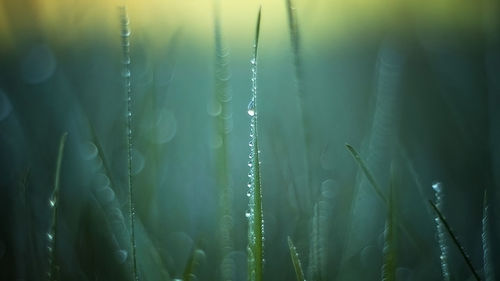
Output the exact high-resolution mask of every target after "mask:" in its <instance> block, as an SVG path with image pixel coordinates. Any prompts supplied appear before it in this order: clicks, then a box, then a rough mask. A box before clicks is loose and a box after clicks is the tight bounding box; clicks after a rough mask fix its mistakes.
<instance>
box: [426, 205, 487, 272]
mask: <svg viewBox="0 0 500 281" xmlns="http://www.w3.org/2000/svg"><path fill="white" fill-rule="evenodd" d="M429 204H431V207H432V209H433V210H434V212H436V215H437V216H438V218H439V220H440V221H441V222H442V223H443V226H444V228H445V229H446V231H447V232H448V234H449V235H450V237H451V239H452V241H453V243H454V244H455V246H457V248H458V250H459V251H460V254H461V255H462V257H463V258H464V260H465V263H467V266H468V267H469V269H470V271H471V272H472V274H473V275H474V278H475V279H476V280H478V281H480V280H481V279H480V278H479V275H478V273H477V272H476V270H475V269H474V266H472V262H471V260H470V258H469V256H468V255H467V254H466V253H465V249H464V247H462V244H460V242H459V241H458V239H457V237H456V236H455V234H454V233H453V231H452V230H451V227H450V225H449V224H448V222H447V221H446V219H445V217H444V216H443V214H441V212H440V211H439V209H438V207H436V205H435V204H434V203H433V202H432V201H431V200H429Z"/></svg>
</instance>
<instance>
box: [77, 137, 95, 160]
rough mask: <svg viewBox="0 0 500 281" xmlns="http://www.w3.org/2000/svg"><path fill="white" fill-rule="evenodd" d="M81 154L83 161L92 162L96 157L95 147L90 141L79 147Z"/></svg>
mask: <svg viewBox="0 0 500 281" xmlns="http://www.w3.org/2000/svg"><path fill="white" fill-rule="evenodd" d="M81 153H82V158H83V159H84V160H92V159H94V158H96V157H97V154H98V150H97V146H96V145H95V144H94V143H93V142H91V141H87V142H84V143H83V144H82V147H81Z"/></svg>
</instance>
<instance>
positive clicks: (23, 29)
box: [0, 0, 488, 49]
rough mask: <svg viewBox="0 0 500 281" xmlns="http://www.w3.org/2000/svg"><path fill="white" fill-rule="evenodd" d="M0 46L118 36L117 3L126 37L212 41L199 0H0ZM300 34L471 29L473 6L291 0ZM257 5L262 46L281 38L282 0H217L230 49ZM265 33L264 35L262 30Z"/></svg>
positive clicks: (247, 28) (244, 40)
mask: <svg viewBox="0 0 500 281" xmlns="http://www.w3.org/2000/svg"><path fill="white" fill-rule="evenodd" d="M1 1H2V2H1V4H0V39H1V43H0V46H1V47H2V48H11V47H12V46H14V45H15V42H18V41H19V40H23V39H25V37H26V34H37V35H38V36H41V37H42V38H45V39H47V40H50V42H52V44H56V45H59V44H62V45H63V46H66V45H71V44H79V43H81V42H82V41H85V42H89V41H92V40H100V39H102V38H106V39H109V40H119V38H118V36H116V34H117V30H118V28H119V26H118V25H119V20H118V12H117V7H118V6H120V5H123V4H126V5H127V7H128V11H129V16H130V20H131V28H132V30H133V32H134V36H138V34H139V33H140V36H141V37H142V38H148V39H149V40H151V43H152V44H153V45H152V47H154V45H156V44H158V45H161V44H165V42H166V41H167V40H168V38H169V37H170V36H171V35H172V34H173V33H174V32H175V30H177V29H178V28H182V29H183V34H184V35H185V36H187V37H189V38H191V40H194V41H195V42H199V44H207V42H211V41H212V40H213V4H214V2H213V1H205V0H143V1H139V0H135V1H118V0H108V1H103V0H99V1H98V0H85V1H84V0H79V1H60V0H33V1H30V3H31V5H29V6H26V4H25V3H20V2H24V1H10V0H1ZM483 1H488V0H483ZM295 2H296V7H297V13H298V18H299V24H300V29H301V32H302V34H304V36H306V37H307V39H308V40H313V42H323V41H334V40H336V39H341V38H342V36H345V35H347V34H352V33H356V32H358V33H359V32H366V33H369V32H371V30H376V29H378V28H384V27H385V26H390V25H394V26H397V25H401V26H408V27H410V26H413V25H429V26H432V27H433V28H436V27H438V26H440V25H446V26H451V27H456V28H461V29H463V28H464V27H465V28H467V29H476V28H477V27H478V26H479V25H480V24H481V20H480V17H481V13H482V11H481V7H482V5H481V4H478V3H477V2H475V1H464V0H453V1H452V0H418V1H417V0H411V1H396V0H349V1H346V0H315V1H310V0H307V1H306V0H296V1H295ZM259 5H262V13H263V19H262V30H263V36H268V38H269V39H268V42H269V44H272V42H273V41H275V40H277V41H280V40H286V38H288V35H287V15H286V10H285V0H261V1H249V0H238V1H235V0H220V7H221V21H222V28H223V32H224V36H225V38H226V40H228V41H231V42H234V46H233V48H235V49H239V48H246V46H244V45H245V44H248V43H249V42H251V38H250V37H251V36H250V35H251V34H252V31H253V28H254V27H253V26H254V21H255V14H256V11H257V9H258V6H259ZM266 34H267V35H266Z"/></svg>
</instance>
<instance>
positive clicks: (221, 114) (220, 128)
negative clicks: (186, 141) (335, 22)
mask: <svg viewBox="0 0 500 281" xmlns="http://www.w3.org/2000/svg"><path fill="white" fill-rule="evenodd" d="M219 4H220V3H219V0H216V1H215V7H214V13H215V17H214V33H215V88H214V97H213V101H212V102H213V106H212V107H214V108H218V110H209V114H210V115H212V116H214V121H215V132H214V139H215V138H219V139H220V140H221V144H220V145H218V146H217V147H215V167H216V172H215V179H216V185H217V190H218V193H219V197H218V198H219V202H218V205H219V206H218V208H219V216H218V220H219V231H220V232H219V245H220V249H221V251H220V260H219V261H222V262H221V264H220V272H221V280H224V281H225V280H231V279H232V278H233V275H234V269H233V267H231V266H227V263H228V262H231V256H230V255H229V253H231V251H232V250H233V239H232V234H233V228H232V220H233V219H232V215H233V214H232V213H233V212H232V204H233V202H232V197H231V194H232V187H231V184H230V177H231V173H230V164H229V134H230V132H231V127H232V122H233V120H232V117H231V116H232V112H231V111H232V108H231V100H232V96H231V91H230V90H229V77H230V70H229V52H228V51H227V50H226V49H225V47H224V43H223V40H222V31H221V24H220V14H219Z"/></svg>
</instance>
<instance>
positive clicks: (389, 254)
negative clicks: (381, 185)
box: [382, 181, 396, 281]
mask: <svg viewBox="0 0 500 281" xmlns="http://www.w3.org/2000/svg"><path fill="white" fill-rule="evenodd" d="M393 184H394V183H393V182H392V181H391V185H390V194H389V211H388V212H387V221H386V223H385V230H384V250H383V254H384V263H383V265H382V281H395V280H396V241H395V240H396V239H395V236H396V234H395V229H394V222H395V221H394V220H395V216H394V198H393V197H394V193H393V188H394V186H393Z"/></svg>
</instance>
